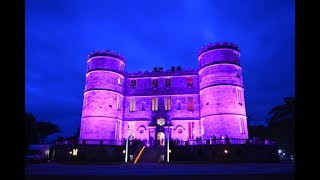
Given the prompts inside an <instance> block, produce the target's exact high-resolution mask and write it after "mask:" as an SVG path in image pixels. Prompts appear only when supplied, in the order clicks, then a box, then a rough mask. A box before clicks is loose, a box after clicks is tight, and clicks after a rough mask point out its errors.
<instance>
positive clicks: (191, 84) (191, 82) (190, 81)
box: [187, 77, 193, 87]
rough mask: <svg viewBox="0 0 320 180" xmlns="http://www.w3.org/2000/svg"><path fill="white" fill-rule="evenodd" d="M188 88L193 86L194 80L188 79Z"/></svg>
mask: <svg viewBox="0 0 320 180" xmlns="http://www.w3.org/2000/svg"><path fill="white" fill-rule="evenodd" d="M187 86H189V87H191V86H193V78H192V77H188V78H187Z"/></svg>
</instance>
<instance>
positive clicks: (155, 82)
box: [152, 79, 158, 88]
mask: <svg viewBox="0 0 320 180" xmlns="http://www.w3.org/2000/svg"><path fill="white" fill-rule="evenodd" d="M152 87H154V88H156V87H158V79H152Z"/></svg>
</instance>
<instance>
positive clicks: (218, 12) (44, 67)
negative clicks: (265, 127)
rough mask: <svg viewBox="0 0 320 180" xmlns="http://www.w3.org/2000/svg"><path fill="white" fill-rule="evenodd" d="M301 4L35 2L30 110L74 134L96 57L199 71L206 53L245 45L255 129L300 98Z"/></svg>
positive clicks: (28, 21) (30, 6) (29, 37)
mask: <svg viewBox="0 0 320 180" xmlns="http://www.w3.org/2000/svg"><path fill="white" fill-rule="evenodd" d="M294 8H295V7H294V0H281V1H278V0H220V1H218V0H152V1H150V0H87V1H79V0H77V1H76V0H45V1H43V0H27V1H26V6H25V106H26V111H27V112H28V113H32V114H33V115H34V116H35V117H36V119H37V120H38V121H50V122H52V123H55V124H57V125H58V126H59V127H60V129H61V130H62V133H59V134H55V135H52V136H50V137H49V139H48V140H50V139H53V138H55V137H57V136H60V135H61V136H65V137H66V136H71V135H73V134H74V133H75V132H76V131H77V128H78V127H80V120H81V111H82V101H83V92H84V85H85V74H86V68H87V64H86V61H87V57H88V54H89V53H90V52H92V51H95V50H112V51H115V52H119V53H120V54H121V55H123V56H124V57H125V58H126V71H128V72H136V71H145V70H149V71H151V70H152V69H153V67H163V68H164V69H165V70H166V69H169V68H170V67H171V66H181V67H182V68H183V69H195V68H197V65H198V62H197V53H198V50H199V49H200V48H201V47H202V46H204V45H206V44H208V43H215V42H217V41H219V42H224V41H228V42H234V43H236V44H237V45H238V46H239V47H240V53H241V58H240V63H241V65H242V68H243V82H244V89H245V99H246V111H247V115H249V116H250V120H249V124H251V125H257V124H265V120H266V119H267V118H268V112H269V111H270V109H271V108H272V107H274V106H277V105H280V104H282V103H283V102H284V101H283V98H284V97H287V96H294V95H295V39H294V38H295V32H294V26H295V24H294V23H295V20H294V18H295V17H294V15H295V12H294Z"/></svg>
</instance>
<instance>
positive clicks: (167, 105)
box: [164, 97, 171, 111]
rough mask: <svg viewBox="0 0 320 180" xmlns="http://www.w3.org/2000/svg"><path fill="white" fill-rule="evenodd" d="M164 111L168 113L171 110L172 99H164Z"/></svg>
mask: <svg viewBox="0 0 320 180" xmlns="http://www.w3.org/2000/svg"><path fill="white" fill-rule="evenodd" d="M164 110H166V111H169V110H171V97H166V98H165V99H164Z"/></svg>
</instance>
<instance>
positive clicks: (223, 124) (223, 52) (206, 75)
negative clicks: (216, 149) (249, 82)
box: [198, 43, 248, 139]
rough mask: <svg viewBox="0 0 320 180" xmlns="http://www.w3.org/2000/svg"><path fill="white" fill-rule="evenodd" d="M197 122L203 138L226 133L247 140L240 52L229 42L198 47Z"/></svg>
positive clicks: (231, 136)
mask: <svg viewBox="0 0 320 180" xmlns="http://www.w3.org/2000/svg"><path fill="white" fill-rule="evenodd" d="M198 61H199V66H200V70H199V81H200V93H199V94H200V101H201V106H200V114H201V115H200V121H201V123H202V124H203V128H204V135H203V136H204V138H208V137H210V136H213V135H215V136H218V137H220V136H221V135H227V136H228V137H230V138H239V139H247V138H248V130H247V118H246V110H245V102H244V89H243V82H242V69H241V67H240V53H239V49H238V47H237V46H235V45H233V44H229V43H224V44H215V45H208V46H206V47H205V48H204V49H202V50H200V52H199V56H198Z"/></svg>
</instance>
